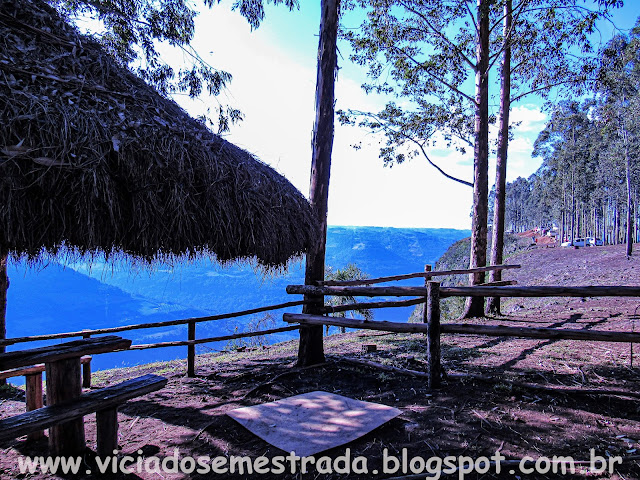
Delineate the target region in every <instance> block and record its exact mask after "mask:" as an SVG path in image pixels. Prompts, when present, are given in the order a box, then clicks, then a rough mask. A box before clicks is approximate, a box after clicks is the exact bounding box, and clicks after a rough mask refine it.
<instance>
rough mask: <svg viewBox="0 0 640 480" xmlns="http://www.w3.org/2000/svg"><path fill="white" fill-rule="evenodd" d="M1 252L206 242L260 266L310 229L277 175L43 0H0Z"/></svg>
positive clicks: (170, 249)
mask: <svg viewBox="0 0 640 480" xmlns="http://www.w3.org/2000/svg"><path fill="white" fill-rule="evenodd" d="M0 122H1V125H2V128H1V129H0V253H2V252H4V253H7V252H8V253H9V254H12V255H16V256H20V255H27V256H29V257H31V258H34V257H37V256H38V255H40V254H41V253H42V249H43V248H44V249H46V250H47V251H49V252H54V253H55V252H57V251H59V249H60V247H61V246H62V245H66V246H67V247H73V248H76V249H78V250H79V251H80V252H81V253H87V252H95V251H104V252H106V253H107V255H114V254H115V255H117V254H121V253H122V254H127V255H132V256H133V257H138V258H143V259H145V260H147V261H153V260H157V259H167V258H173V257H182V256H188V257H194V256H198V255H200V254H205V255H209V254H211V253H214V254H215V256H216V257H217V259H218V260H219V261H227V260H231V259H236V258H244V257H257V259H258V261H259V262H260V263H261V264H262V265H265V266H267V267H272V266H277V265H281V264H284V263H285V262H286V261H287V260H288V259H289V258H290V257H291V256H294V255H297V254H301V253H303V252H304V251H305V249H306V247H307V245H308V244H309V241H310V240H311V239H312V237H313V236H314V235H315V228H314V222H313V220H312V215H311V210H310V207H309V204H308V202H307V201H306V199H305V198H304V197H303V196H302V195H301V194H300V192H299V191H297V190H296V189H295V188H294V187H293V186H292V185H291V184H290V183H289V182H288V181H287V180H286V179H285V178H284V177H282V176H281V175H279V174H278V173H276V172H275V171H274V170H272V169H271V168H270V167H268V166H266V165H264V164H263V163H261V162H260V161H258V160H257V159H256V158H254V157H253V156H252V155H250V154H249V153H247V152H245V151H243V150H241V149H240V148H237V147H235V146H234V145H232V144H231V143H229V142H227V141H226V140H224V139H222V138H220V137H219V136H217V135H215V134H213V133H212V132H211V131H210V130H208V129H207V128H206V127H205V126H204V125H203V124H202V123H200V122H199V121H196V120H194V119H192V118H190V117H189V116H188V115H187V114H186V113H185V112H184V111H183V110H182V109H181V108H180V107H179V106H178V105H177V104H176V103H174V102H173V101H171V100H168V99H166V98H164V97H162V96H160V95H159V94H158V93H157V92H156V91H155V90H154V89H153V88H151V87H149V86H148V85H147V84H145V83H144V82H143V81H142V80H140V79H139V78H138V77H136V76H135V75H133V74H132V73H130V72H129V71H128V70H126V69H124V68H122V67H120V66H118V64H117V63H116V62H115V61H114V60H113V59H112V58H111V57H109V56H108V55H107V54H106V53H105V52H104V51H103V50H102V49H101V47H100V46H99V44H98V43H97V42H95V41H94V40H92V39H91V38H88V37H86V36H83V35H80V34H79V33H78V32H77V31H76V29H75V28H74V27H72V26H70V25H69V24H68V23H66V22H65V21H64V20H63V19H62V18H61V17H60V16H59V15H58V14H57V12H56V11H55V10H54V9H53V8H51V7H50V6H48V5H47V4H45V3H44V2H42V1H41V0H33V1H26V0H0Z"/></svg>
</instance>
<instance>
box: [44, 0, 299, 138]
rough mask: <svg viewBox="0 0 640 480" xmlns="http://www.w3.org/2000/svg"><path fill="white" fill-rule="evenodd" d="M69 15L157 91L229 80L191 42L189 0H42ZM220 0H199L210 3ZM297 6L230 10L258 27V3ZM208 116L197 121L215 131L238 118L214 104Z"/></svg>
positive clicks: (246, 2) (207, 87)
mask: <svg viewBox="0 0 640 480" xmlns="http://www.w3.org/2000/svg"><path fill="white" fill-rule="evenodd" d="M47 1H48V2H49V3H51V4H52V5H53V6H55V7H56V8H57V9H58V10H59V11H60V12H61V13H63V14H64V15H66V16H67V17H68V18H69V19H70V20H74V19H75V18H78V17H91V18H94V19H96V20H99V21H100V23H101V25H102V26H103V31H102V32H99V33H95V36H97V37H98V39H99V41H100V42H101V43H102V45H103V46H104V48H105V49H106V50H107V51H108V52H109V53H110V54H111V55H112V56H113V57H114V58H115V59H116V60H117V61H118V62H119V63H120V64H121V65H123V66H127V67H129V68H131V70H133V71H134V72H135V73H137V74H138V75H139V76H140V77H142V78H143V79H144V80H145V81H146V82H147V83H149V84H151V85H153V86H154V87H155V88H156V89H157V90H158V92H160V93H161V94H162V95H165V96H167V95H171V94H173V93H185V94H188V95H189V96H190V97H192V98H194V97H198V96H200V95H201V94H202V93H203V92H206V93H208V94H209V95H212V96H214V97H215V96H217V95H219V94H220V92H221V91H222V90H223V89H224V88H225V87H226V86H227V85H228V84H229V82H230V81H231V74H230V73H228V72H225V71H223V70H219V69H216V68H214V67H212V66H211V65H209V64H208V63H207V62H205V61H204V59H203V58H202V57H201V56H200V55H199V54H198V52H196V51H195V50H194V49H193V48H192V47H191V41H192V40H193V38H194V35H195V21H194V19H195V17H196V15H197V5H196V4H194V3H193V2H191V1H189V0H47ZM219 1H220V0H202V1H201V2H200V3H201V6H202V7H212V6H213V5H214V4H216V3H219ZM265 1H266V3H273V4H275V5H278V4H284V5H285V6H286V7H287V8H289V10H293V9H294V8H298V2H297V0H236V2H235V3H234V4H233V9H234V10H238V11H239V13H240V14H241V15H242V16H243V17H245V18H246V19H247V21H248V22H249V24H250V25H251V27H252V28H258V26H259V25H260V23H261V22H262V20H263V19H264V3H265ZM160 45H168V46H171V47H176V48H180V49H181V50H182V51H183V52H184V53H185V56H186V57H189V58H190V59H191V65H190V66H187V67H185V68H181V69H180V70H178V71H175V70H174V69H173V68H172V67H171V66H170V65H168V64H167V63H166V62H165V61H164V60H163V59H162V57H161V55H160V48H159V47H160ZM210 113H211V114H212V115H213V117H211V116H210V115H209V116H206V117H203V118H201V120H202V121H204V122H206V123H209V124H211V125H212V126H216V127H217V130H218V132H224V131H226V130H228V129H229V127H230V125H231V124H234V123H236V122H239V121H240V120H242V114H241V113H240V111H239V110H237V109H236V108H233V107H230V106H228V105H222V104H219V105H218V108H216V111H215V112H210Z"/></svg>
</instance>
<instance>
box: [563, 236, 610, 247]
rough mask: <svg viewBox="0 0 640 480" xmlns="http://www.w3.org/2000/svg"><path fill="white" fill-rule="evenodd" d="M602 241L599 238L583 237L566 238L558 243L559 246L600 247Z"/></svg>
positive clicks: (602, 243)
mask: <svg viewBox="0 0 640 480" xmlns="http://www.w3.org/2000/svg"><path fill="white" fill-rule="evenodd" d="M602 245H604V242H603V241H602V239H600V238H595V237H585V238H576V239H575V240H568V241H566V242H562V243H561V244H560V246H561V247H601V246H602Z"/></svg>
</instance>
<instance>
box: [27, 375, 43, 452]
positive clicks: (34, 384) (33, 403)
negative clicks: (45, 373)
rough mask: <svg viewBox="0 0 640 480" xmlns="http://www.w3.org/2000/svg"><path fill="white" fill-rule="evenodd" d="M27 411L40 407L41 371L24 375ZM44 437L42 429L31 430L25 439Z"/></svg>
mask: <svg viewBox="0 0 640 480" xmlns="http://www.w3.org/2000/svg"><path fill="white" fill-rule="evenodd" d="M26 389H27V412H30V411H31V410H36V409H38V408H42V405H43V404H42V373H32V374H29V375H26ZM41 438H44V431H43V430H40V431H39V432H33V433H30V434H29V435H27V440H40V439H41Z"/></svg>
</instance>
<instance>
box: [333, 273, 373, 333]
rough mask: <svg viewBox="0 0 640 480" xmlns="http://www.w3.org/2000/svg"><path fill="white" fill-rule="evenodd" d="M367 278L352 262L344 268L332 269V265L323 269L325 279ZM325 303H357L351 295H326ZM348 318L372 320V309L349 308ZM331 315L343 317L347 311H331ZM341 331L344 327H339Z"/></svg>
mask: <svg viewBox="0 0 640 480" xmlns="http://www.w3.org/2000/svg"><path fill="white" fill-rule="evenodd" d="M367 278H371V277H370V276H369V275H368V274H367V273H365V272H363V271H362V270H361V269H360V268H359V267H358V266H356V265H354V264H353V263H349V264H348V265H347V266H345V267H344V268H339V269H337V270H334V269H333V268H332V267H330V266H328V267H327V268H326V271H325V275H324V279H325V281H341V282H342V281H349V280H365V279H367ZM326 303H327V305H330V306H334V307H335V306H339V305H347V304H351V303H358V300H357V299H356V298H355V297H353V296H351V295H347V296H335V297H328V298H327V300H326ZM348 313H349V317H350V318H364V319H365V320H373V310H372V309H370V308H359V309H356V310H350V311H349V312H348ZM330 316H332V317H341V318H345V317H346V316H347V312H335V313H331V314H330ZM340 330H341V332H342V333H344V332H345V328H344V327H340ZM328 333H329V326H327V334H328Z"/></svg>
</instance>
